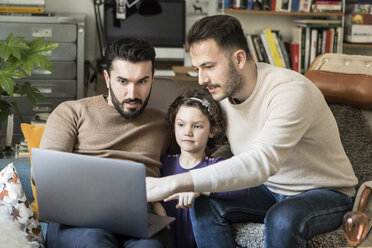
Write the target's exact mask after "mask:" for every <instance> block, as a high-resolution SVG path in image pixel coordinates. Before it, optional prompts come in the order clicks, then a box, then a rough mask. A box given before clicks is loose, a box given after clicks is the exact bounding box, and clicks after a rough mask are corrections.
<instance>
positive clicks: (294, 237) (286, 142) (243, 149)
mask: <svg viewBox="0 0 372 248" xmlns="http://www.w3.org/2000/svg"><path fill="white" fill-rule="evenodd" d="M188 44H189V46H190V56H191V61H192V64H193V66H194V67H195V69H197V70H198V71H199V84H200V85H203V86H205V87H206V88H207V89H208V90H209V92H210V93H211V94H212V96H213V98H214V100H216V101H219V102H220V104H221V106H222V109H223V111H224V113H225V115H226V118H227V130H226V131H227V136H228V140H229V142H230V146H231V151H232V153H233V154H234V156H233V157H231V158H230V159H227V160H224V161H222V162H219V163H216V164H214V165H211V166H208V167H207V168H202V169H196V170H192V171H190V172H188V173H184V174H178V175H175V176H169V177H164V178H159V179H157V178H147V179H146V180H147V199H148V201H155V200H161V199H164V198H167V197H168V196H170V195H172V194H176V193H178V192H187V191H196V192H222V191H231V190H238V189H243V188H250V194H249V195H248V196H247V197H244V198H241V199H239V200H229V201H224V200H219V199H212V198H207V197H199V198H198V199H197V200H196V201H195V204H194V207H193V208H192V209H191V219H192V224H193V228H194V235H195V239H196V243H197V246H198V247H200V248H203V247H224V248H227V247H235V244H234V240H233V237H232V233H231V228H230V223H233V222H261V223H265V231H264V235H265V247H275V248H280V247H283V248H291V247H295V248H300V247H306V240H307V239H310V238H311V237H313V236H315V235H317V234H320V233H325V232H329V231H332V230H333V229H336V228H337V227H338V226H340V224H341V223H342V217H343V215H344V213H346V212H347V211H349V210H350V209H351V208H352V205H353V198H352V197H353V196H354V193H355V190H354V186H355V185H356V183H357V179H356V177H355V175H354V172H353V169H352V167H351V164H350V162H349V160H348V158H347V156H346V154H345V152H344V149H343V147H342V144H341V141H340V136H339V133H338V129H337V124H336V121H335V119H334V117H333V115H332V112H331V111H330V109H329V108H328V105H327V103H326V102H325V100H324V97H323V95H322V94H321V92H320V91H319V89H318V88H317V87H316V86H315V85H314V84H313V83H312V82H311V81H309V80H308V79H307V78H305V77H304V76H302V75H301V74H299V73H296V72H294V71H291V70H288V69H284V68H278V67H275V66H272V65H269V64H266V63H257V64H256V63H254V62H253V61H252V60H251V59H250V58H249V51H248V47H247V41H246V38H245V35H244V32H243V30H242V27H241V24H240V23H239V21H238V20H237V19H236V18H234V17H232V16H228V15H217V16H208V17H205V18H203V19H201V20H199V21H198V22H196V23H195V24H194V25H193V26H192V28H191V30H190V31H189V33H188ZM173 197H177V194H176V195H173Z"/></svg>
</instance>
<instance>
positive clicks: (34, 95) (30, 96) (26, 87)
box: [18, 82, 49, 106]
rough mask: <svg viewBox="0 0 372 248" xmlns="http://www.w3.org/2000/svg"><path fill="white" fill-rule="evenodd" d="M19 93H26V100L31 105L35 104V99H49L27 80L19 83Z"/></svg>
mask: <svg viewBox="0 0 372 248" xmlns="http://www.w3.org/2000/svg"><path fill="white" fill-rule="evenodd" d="M18 92H19V94H20V95H26V97H27V100H28V101H29V102H30V103H31V104H32V105H33V106H36V105H37V102H36V100H40V101H43V102H48V101H49V100H48V99H47V98H46V97H44V96H43V95H42V94H41V93H40V91H39V90H38V89H36V88H34V87H32V86H31V84H30V83H29V82H25V83H24V84H23V85H20V87H19V90H18Z"/></svg>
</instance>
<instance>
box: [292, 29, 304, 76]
mask: <svg viewBox="0 0 372 248" xmlns="http://www.w3.org/2000/svg"><path fill="white" fill-rule="evenodd" d="M291 33H292V41H291V43H290V44H289V51H290V55H291V67H292V70H294V71H297V72H300V66H301V61H300V60H301V43H302V28H301V27H295V28H292V29H291Z"/></svg>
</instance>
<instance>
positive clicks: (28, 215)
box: [0, 163, 44, 248]
mask: <svg viewBox="0 0 372 248" xmlns="http://www.w3.org/2000/svg"><path fill="white" fill-rule="evenodd" d="M0 185H2V187H1V189H0V209H1V211H2V212H5V214H6V215H8V216H9V217H11V218H12V220H13V222H14V223H16V224H17V226H18V227H19V229H20V230H22V231H23V232H25V235H26V236H27V240H28V241H29V243H30V245H31V246H32V247H35V248H36V247H37V248H41V247H44V245H43V242H44V239H43V235H42V230H41V227H40V224H39V221H38V220H37V219H36V217H35V214H34V212H33V211H32V209H31V208H30V206H29V203H28V200H27V198H26V196H25V193H24V191H23V188H22V184H21V181H20V179H19V176H18V173H17V171H16V168H15V166H14V165H13V163H10V164H8V165H7V166H6V167H5V168H4V169H3V170H1V171H0Z"/></svg>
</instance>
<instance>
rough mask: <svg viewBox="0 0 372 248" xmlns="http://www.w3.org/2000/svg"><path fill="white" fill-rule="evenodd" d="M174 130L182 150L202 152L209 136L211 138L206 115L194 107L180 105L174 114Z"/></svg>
mask: <svg viewBox="0 0 372 248" xmlns="http://www.w3.org/2000/svg"><path fill="white" fill-rule="evenodd" d="M174 130H175V135H176V140H177V143H178V145H179V146H180V148H181V151H183V152H189V153H198V152H203V153H204V150H205V147H206V145H207V143H208V139H209V138H213V137H214V134H213V133H212V132H211V126H210V123H209V120H208V117H207V116H205V115H204V114H203V113H202V111H201V110H200V109H198V108H196V107H190V106H181V107H180V108H179V110H178V113H177V115H176V119H175V122H174Z"/></svg>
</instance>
